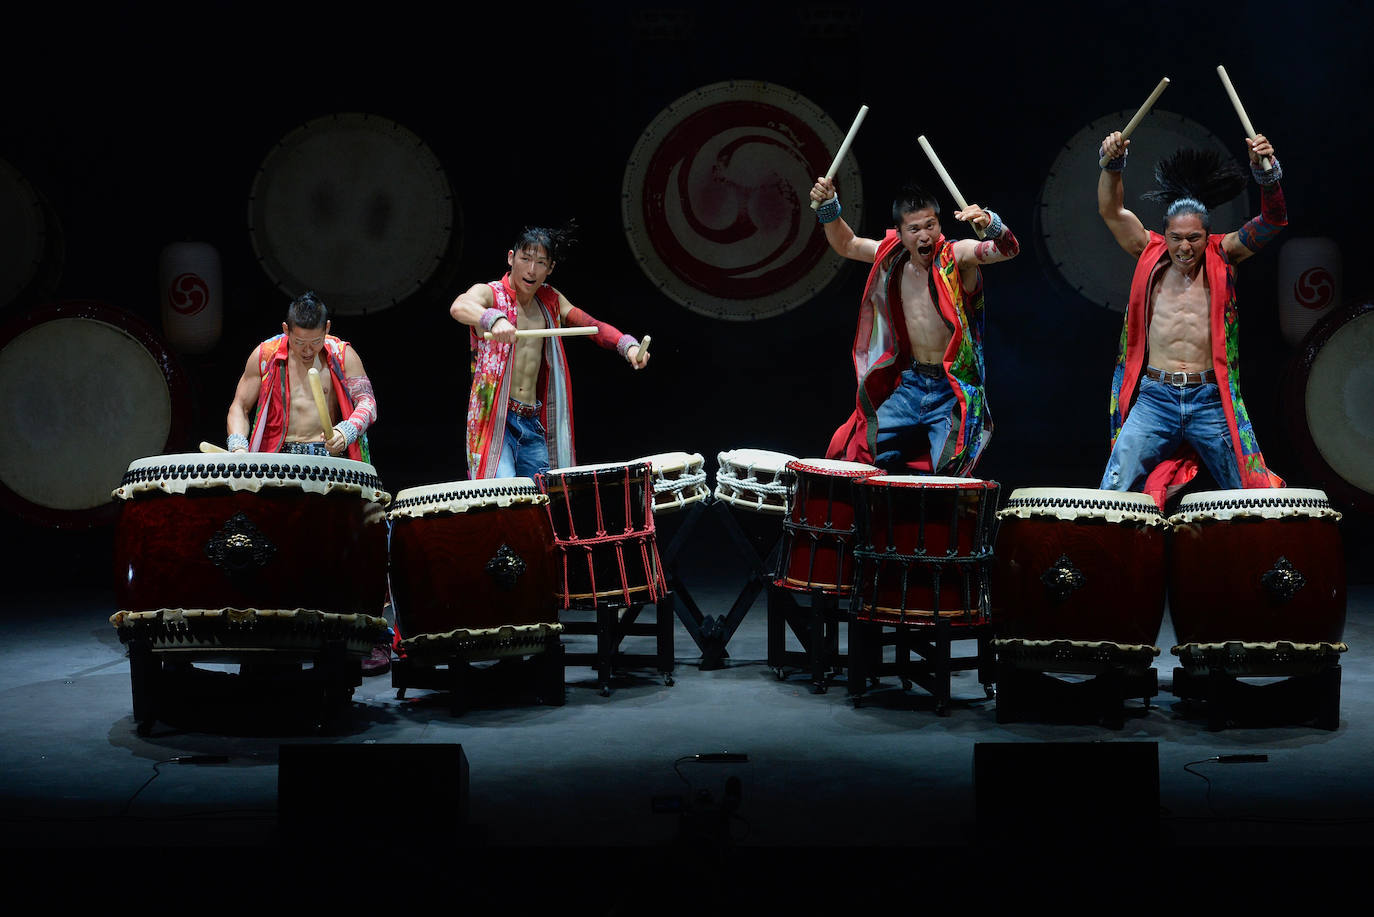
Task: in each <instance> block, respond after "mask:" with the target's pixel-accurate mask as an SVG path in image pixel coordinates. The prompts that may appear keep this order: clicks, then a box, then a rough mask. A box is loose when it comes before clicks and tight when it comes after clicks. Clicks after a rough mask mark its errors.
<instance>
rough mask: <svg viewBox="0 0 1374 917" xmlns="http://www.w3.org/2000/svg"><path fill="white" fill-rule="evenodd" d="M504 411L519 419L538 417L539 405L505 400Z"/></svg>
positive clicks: (512, 399) (511, 399)
mask: <svg viewBox="0 0 1374 917" xmlns="http://www.w3.org/2000/svg"><path fill="white" fill-rule="evenodd" d="M506 410H507V411H510V412H511V413H512V414H516V415H518V416H520V417H538V416H539V405H537V404H525V402H523V401H516V400H515V399H514V398H510V399H507V401H506Z"/></svg>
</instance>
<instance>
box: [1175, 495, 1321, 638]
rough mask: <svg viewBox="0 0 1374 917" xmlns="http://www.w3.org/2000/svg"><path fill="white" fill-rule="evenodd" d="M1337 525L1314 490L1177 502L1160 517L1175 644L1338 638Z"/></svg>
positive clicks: (1188, 498)
mask: <svg viewBox="0 0 1374 917" xmlns="http://www.w3.org/2000/svg"><path fill="white" fill-rule="evenodd" d="M1339 519H1340V514H1339V513H1337V512H1336V511H1335V510H1333V509H1332V508H1331V504H1330V503H1329V502H1328V500H1327V497H1326V494H1325V493H1323V492H1322V491H1320V490H1302V489H1299V488H1294V487H1285V488H1275V489H1250V490H1217V491H1207V492H1203V493H1196V494H1189V495H1188V496H1186V497H1184V498H1183V499H1182V500H1181V501H1180V502H1179V506H1178V512H1177V513H1175V514H1174V515H1173V516H1171V517H1170V518H1169V522H1170V524H1171V525H1172V527H1173V550H1172V551H1171V552H1170V558H1169V614H1170V617H1171V618H1172V620H1173V623H1174V632H1175V634H1176V636H1177V638H1178V643H1179V644H1180V645H1185V644H1190V643H1223V642H1229V641H1239V642H1242V643H1271V642H1275V641H1279V640H1284V641H1290V642H1293V643H1337V642H1339V641H1340V640H1341V637H1342V635H1343V634H1344V633H1345V560H1344V555H1343V553H1342V549H1341V538H1340V532H1339V531H1338V530H1337V528H1336V523H1337V521H1338V520H1339Z"/></svg>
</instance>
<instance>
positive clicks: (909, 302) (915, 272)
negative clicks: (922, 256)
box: [900, 261, 953, 363]
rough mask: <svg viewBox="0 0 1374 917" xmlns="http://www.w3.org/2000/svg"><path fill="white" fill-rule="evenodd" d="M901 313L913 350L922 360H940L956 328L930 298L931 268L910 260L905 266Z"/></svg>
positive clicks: (913, 353)
mask: <svg viewBox="0 0 1374 917" xmlns="http://www.w3.org/2000/svg"><path fill="white" fill-rule="evenodd" d="M900 289H901V295H902V314H903V316H904V317H905V319H906V333H907V339H908V340H909V341H910V342H911V354H912V356H913V357H914V358H916V359H917V360H920V361H921V362H923V363H936V362H939V361H940V360H941V359H942V358H943V357H944V353H945V348H946V347H947V346H948V345H949V341H950V338H951V337H953V331H952V329H951V328H950V327H949V325H947V324H945V319H944V316H942V315H941V314H940V309H939V306H938V304H937V303H936V302H935V300H934V299H932V298H931V293H930V271H929V270H926V269H923V268H921V267H920V266H919V265H915V264H912V263H911V262H910V261H908V262H907V263H906V264H905V265H903V267H902V280H901V287H900Z"/></svg>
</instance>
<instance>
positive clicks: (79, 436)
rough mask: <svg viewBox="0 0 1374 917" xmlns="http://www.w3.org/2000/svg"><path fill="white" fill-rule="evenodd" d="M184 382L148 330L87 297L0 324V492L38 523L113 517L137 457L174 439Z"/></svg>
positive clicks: (180, 425)
mask: <svg viewBox="0 0 1374 917" xmlns="http://www.w3.org/2000/svg"><path fill="white" fill-rule="evenodd" d="M186 390H187V383H186V379H185V377H184V376H183V375H182V372H181V369H180V368H179V366H178V364H177V363H176V361H175V359H174V358H173V357H172V354H171V353H170V351H169V350H168V349H167V347H166V346H165V345H164V344H163V343H162V341H161V339H160V338H158V337H157V336H156V335H155V334H154V333H153V332H152V330H151V329H149V328H148V327H147V326H145V325H143V324H142V323H141V322H140V321H138V320H137V319H135V318H134V317H133V316H131V315H129V314H128V313H125V312H122V311H119V310H117V309H114V308H112V307H110V306H106V305H104V304H101V303H93V302H64V303H58V304H55V305H49V306H44V307H41V308H39V309H37V310H34V311H33V312H30V313H29V314H27V315H25V316H23V317H22V318H20V319H19V320H17V321H14V322H11V323H10V324H9V325H7V326H5V328H4V330H3V331H0V391H3V392H4V393H5V394H4V398H3V399H0V425H3V426H2V427H0V428H3V429H4V430H5V431H6V432H5V435H4V436H2V437H0V485H3V486H0V496H2V497H3V498H4V502H5V503H6V504H7V505H8V506H9V507H10V508H11V509H12V510H14V511H16V512H18V513H20V514H21V515H23V516H25V517H26V518H29V519H32V520H34V521H36V522H38V523H40V524H43V525H52V526H58V527H63V528H67V527H85V526H91V525H97V524H102V523H107V522H110V521H112V520H113V519H114V505H113V504H112V503H111V502H110V492H111V491H112V490H114V489H115V488H116V487H118V486H119V482H120V479H121V478H122V477H123V475H124V472H125V469H127V468H128V467H129V465H130V463H131V462H133V461H134V460H135V459H138V458H141V457H143V456H147V455H153V454H157V453H161V452H166V451H168V449H169V447H170V446H172V445H173V444H174V443H177V442H179V441H180V439H181V437H182V436H183V435H184V429H185V425H186V421H187V416H188V413H189V408H190V405H189V399H188V397H187V391H186Z"/></svg>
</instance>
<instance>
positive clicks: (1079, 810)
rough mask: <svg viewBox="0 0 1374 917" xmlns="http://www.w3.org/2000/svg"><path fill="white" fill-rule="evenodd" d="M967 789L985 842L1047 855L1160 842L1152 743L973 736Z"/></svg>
mask: <svg viewBox="0 0 1374 917" xmlns="http://www.w3.org/2000/svg"><path fill="white" fill-rule="evenodd" d="M973 787H974V794H975V797H976V802H975V805H976V809H977V820H978V840H979V842H980V843H982V844H985V845H989V846H996V847H1011V846H1016V847H1020V848H1022V849H1025V850H1028V851H1036V850H1038V851H1040V852H1041V853H1042V854H1045V855H1051V854H1048V853H1047V851H1049V850H1054V849H1062V848H1058V847H1057V846H1056V845H1059V844H1072V845H1073V846H1075V847H1080V848H1081V847H1083V845H1085V844H1087V845H1097V846H1099V847H1111V848H1117V849H1119V848H1121V847H1142V846H1148V845H1153V844H1155V843H1157V842H1158V840H1159V746H1158V744H1157V743H1155V742H979V743H977V744H975V745H974V746H973Z"/></svg>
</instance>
